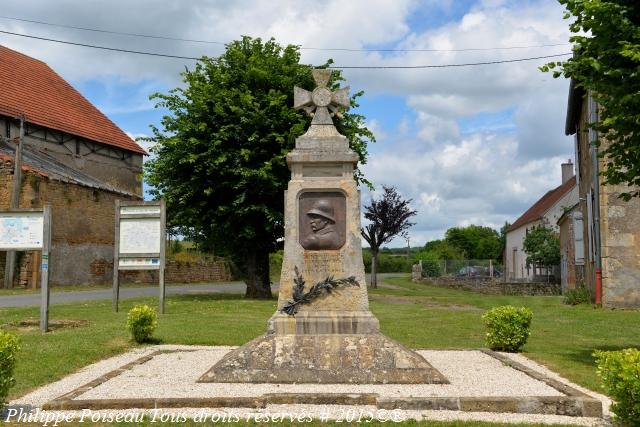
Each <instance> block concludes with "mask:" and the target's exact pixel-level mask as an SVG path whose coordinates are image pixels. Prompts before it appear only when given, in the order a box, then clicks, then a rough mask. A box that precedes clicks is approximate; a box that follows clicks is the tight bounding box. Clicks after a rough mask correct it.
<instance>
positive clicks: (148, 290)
mask: <svg viewBox="0 0 640 427" xmlns="http://www.w3.org/2000/svg"><path fill="white" fill-rule="evenodd" d="M391 276H398V274H395V273H381V274H378V282H382V281H383V279H384V278H386V277H391ZM366 280H367V283H369V274H367V277H366ZM246 289H247V285H245V283H244V282H227V283H221V282H218V283H207V284H195V285H167V289H166V291H167V295H196V294H211V293H213V294H215V293H219V294H243V293H244V292H245V291H246ZM271 290H273V291H277V290H278V284H272V285H271ZM158 292H159V289H158V287H157V286H145V287H136V288H120V299H121V300H123V299H129V298H140V297H155V296H157V295H158ZM112 296H113V292H112V290H111V289H109V288H103V289H94V290H87V291H72V292H65V291H62V292H55V291H54V292H51V299H50V301H49V303H50V304H51V305H54V304H69V303H74V302H84V301H96V300H110V299H111V298H112ZM39 305H40V294H39V293H34V294H25V295H6V296H5V295H3V296H0V308H8V307H35V306H39Z"/></svg>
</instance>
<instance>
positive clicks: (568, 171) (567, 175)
mask: <svg viewBox="0 0 640 427" xmlns="http://www.w3.org/2000/svg"><path fill="white" fill-rule="evenodd" d="M561 167H562V183H563V184H564V183H565V182H567V181H569V180H570V179H571V178H573V163H571V159H568V160H567V163H563V164H562V165H561Z"/></svg>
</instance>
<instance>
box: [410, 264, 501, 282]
mask: <svg viewBox="0 0 640 427" xmlns="http://www.w3.org/2000/svg"><path fill="white" fill-rule="evenodd" d="M503 273H504V269H503V268H502V264H501V263H498V262H496V261H495V260H491V259H464V260H462V259H447V260H444V259H441V260H430V259H427V260H422V275H423V276H426V277H473V278H499V277H502V275H503Z"/></svg>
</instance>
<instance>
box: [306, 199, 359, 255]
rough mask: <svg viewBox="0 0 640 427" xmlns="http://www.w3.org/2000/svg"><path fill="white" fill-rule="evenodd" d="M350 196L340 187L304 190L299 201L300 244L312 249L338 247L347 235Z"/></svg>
mask: <svg viewBox="0 0 640 427" xmlns="http://www.w3.org/2000/svg"><path fill="white" fill-rule="evenodd" d="M346 223H347V199H346V197H345V195H344V194H342V193H340V192H337V191H330V192H329V191H327V192H311V191H308V192H305V193H302V194H301V195H300V198H299V201H298V230H299V239H300V240H299V242H300V245H302V247H303V248H304V249H306V250H309V251H323V250H336V249H340V248H341V247H342V246H344V242H345V240H346V236H347V224H346Z"/></svg>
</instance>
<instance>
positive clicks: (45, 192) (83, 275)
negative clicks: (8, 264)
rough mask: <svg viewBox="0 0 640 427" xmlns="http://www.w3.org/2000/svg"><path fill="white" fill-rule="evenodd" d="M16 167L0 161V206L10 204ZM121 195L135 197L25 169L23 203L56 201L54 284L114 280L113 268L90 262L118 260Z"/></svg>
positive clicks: (27, 205) (37, 205)
mask: <svg viewBox="0 0 640 427" xmlns="http://www.w3.org/2000/svg"><path fill="white" fill-rule="evenodd" d="M2 163H5V166H6V163H8V162H0V165H1V164H2ZM12 172H13V171H12V169H11V170H9V169H8V168H6V167H0V209H8V208H9V206H10V198H11V188H12V185H13V173H12ZM116 199H121V200H132V199H134V198H133V197H126V196H123V195H121V194H117V193H111V192H108V191H100V190H95V189H92V188H89V187H84V186H80V185H75V184H69V183H65V182H60V181H54V180H50V179H48V178H46V177H44V176H41V175H39V174H37V173H34V172H26V173H24V174H23V182H22V189H21V192H20V204H19V207H20V208H40V207H42V206H43V205H44V204H47V203H48V204H50V205H51V222H52V225H51V231H52V234H51V253H50V278H49V280H50V282H51V284H52V286H56V285H58V286H60V285H63V286H64V285H85V284H100V283H109V282H111V280H112V277H113V272H112V271H111V270H108V269H105V270H95V269H92V267H91V265H92V264H93V263H95V262H106V263H112V262H113V243H114V233H115V200H116ZM27 256H31V253H29V254H28V255H27ZM3 258H4V257H3ZM2 270H4V264H3V268H2ZM2 274H3V276H0V277H4V271H3V272H2ZM19 278H20V274H16V275H15V282H14V284H15V285H18V284H21V283H20V282H19ZM37 281H38V282H39V279H38V280H37Z"/></svg>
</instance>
